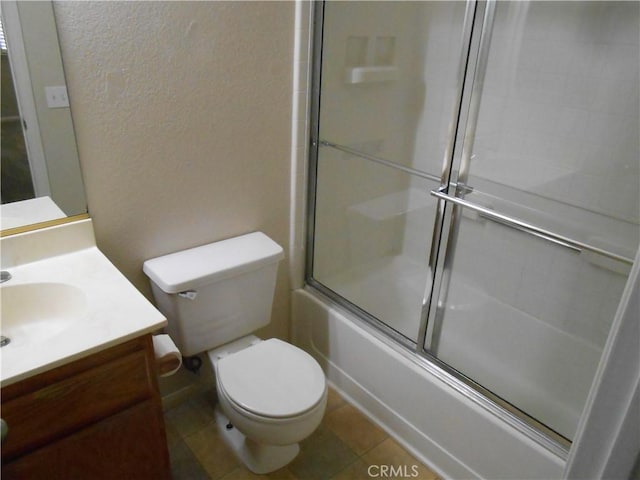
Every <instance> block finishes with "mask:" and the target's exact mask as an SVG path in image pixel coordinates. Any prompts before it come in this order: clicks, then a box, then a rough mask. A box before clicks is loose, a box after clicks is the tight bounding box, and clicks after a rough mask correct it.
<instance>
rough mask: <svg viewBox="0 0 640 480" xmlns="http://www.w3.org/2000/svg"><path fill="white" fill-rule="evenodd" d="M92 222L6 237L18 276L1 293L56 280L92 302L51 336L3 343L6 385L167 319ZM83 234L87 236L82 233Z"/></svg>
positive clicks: (1, 378) (9, 266) (8, 264)
mask: <svg viewBox="0 0 640 480" xmlns="http://www.w3.org/2000/svg"><path fill="white" fill-rule="evenodd" d="M87 222H88V223H87ZM90 222H91V220H84V221H80V222H75V223H74V224H68V225H61V226H57V227H51V229H43V230H41V231H36V232H29V233H26V234H20V235H14V236H10V237H5V238H3V239H2V244H1V247H2V269H3V270H8V271H9V272H10V273H11V275H12V279H11V280H9V281H8V282H5V283H4V284H2V286H1V287H0V298H1V296H2V290H1V289H2V288H5V287H11V286H16V285H23V284H33V283H51V282H55V283H61V284H66V285H71V286H73V287H77V288H78V289H80V290H81V291H82V292H83V294H84V295H85V298H86V303H87V307H86V309H85V310H84V311H83V313H82V315H81V317H80V318H79V320H78V321H76V322H74V323H73V324H72V325H71V326H69V327H68V328H66V329H65V330H63V331H61V332H58V333H55V334H54V335H53V336H50V337H47V339H46V340H45V341H38V342H30V341H26V342H25V341H22V342H21V341H18V340H19V339H16V341H15V342H12V343H9V344H8V345H6V346H5V347H2V348H1V349H0V385H2V386H6V385H9V384H11V383H14V382H17V381H19V380H22V379H25V378H28V377H30V376H32V375H35V374H38V373H41V372H44V371H47V370H50V369H53V368H55V367H58V366H60V365H64V364H66V363H69V362H71V361H74V360H77V359H80V358H83V357H86V356H88V355H90V354H92V353H96V352H99V351H101V350H104V349H106V348H109V347H112V346H114V345H117V344H120V343H123V342H125V341H127V340H130V339H132V338H135V337H138V336H140V335H143V334H146V333H151V332H154V331H156V330H158V329H159V328H162V327H163V326H164V325H165V324H166V319H165V317H164V316H163V315H162V314H161V313H160V312H159V311H158V310H156V309H155V307H154V306H153V305H152V304H151V303H150V302H149V301H148V300H147V299H146V298H145V297H144V296H143V295H142V294H141V293H140V292H139V291H138V290H137V289H136V288H135V287H134V286H133V285H132V284H131V283H130V282H129V281H128V280H127V279H126V278H125V277H124V276H123V275H122V274H121V273H120V272H119V271H118V270H117V269H116V268H115V267H114V266H113V264H112V263H111V262H110V261H109V260H108V259H107V258H106V257H105V256H104V254H102V252H100V250H98V248H97V247H96V246H95V241H94V240H93V228H92V226H91V223H90ZM65 228H66V230H65ZM47 231H48V232H47ZM38 232H40V233H38ZM78 234H79V235H81V236H84V237H83V238H78ZM29 235H31V237H29ZM20 237H22V238H20ZM0 330H1V324H0Z"/></svg>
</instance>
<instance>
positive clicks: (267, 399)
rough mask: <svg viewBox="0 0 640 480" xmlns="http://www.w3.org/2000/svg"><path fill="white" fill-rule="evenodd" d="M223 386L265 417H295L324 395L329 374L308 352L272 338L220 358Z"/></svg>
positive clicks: (234, 398)
mask: <svg viewBox="0 0 640 480" xmlns="http://www.w3.org/2000/svg"><path fill="white" fill-rule="evenodd" d="M217 374H218V382H219V385H220V386H221V387H222V388H223V389H224V392H225V393H226V395H227V397H228V398H229V400H231V401H233V402H234V403H235V404H236V405H238V406H240V407H241V408H243V409H245V410H248V411H249V412H251V413H254V414H256V415H260V416H264V417H275V418H283V417H292V416H296V415H300V414H302V413H304V412H305V411H307V410H310V409H311V408H313V407H314V406H315V405H316V404H317V403H318V402H319V401H320V400H321V399H322V396H323V395H324V392H325V388H326V387H325V377H324V373H323V371H322V369H321V368H320V365H318V362H316V361H315V360H314V359H313V357H312V356H311V355H309V354H308V353H307V352H305V351H303V350H301V349H299V348H297V347H294V346H293V345H290V344H288V343H286V342H283V341H281V340H278V339H277V338H271V339H269V340H265V341H263V342H260V343H258V344H256V345H254V346H252V347H249V348H245V349H244V350H241V351H239V352H237V353H234V354H232V355H229V356H228V357H224V358H222V359H220V360H219V362H218V365H217Z"/></svg>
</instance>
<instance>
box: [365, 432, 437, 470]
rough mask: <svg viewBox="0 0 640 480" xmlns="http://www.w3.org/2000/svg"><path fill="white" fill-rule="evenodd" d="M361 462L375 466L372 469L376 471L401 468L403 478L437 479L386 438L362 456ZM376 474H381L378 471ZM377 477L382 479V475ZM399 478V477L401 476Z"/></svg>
mask: <svg viewBox="0 0 640 480" xmlns="http://www.w3.org/2000/svg"><path fill="white" fill-rule="evenodd" d="M362 461H363V462H365V463H366V464H368V465H373V466H377V467H374V468H378V469H380V468H383V466H387V467H389V468H391V467H394V468H395V469H398V468H401V469H403V470H402V471H403V473H405V475H404V477H407V476H410V477H411V478H416V479H420V480H436V479H437V478H438V476H437V475H436V474H435V473H434V472H433V471H431V470H430V469H429V468H427V467H426V466H425V465H423V464H422V463H420V462H419V461H418V460H417V459H415V458H414V457H413V456H412V455H411V454H410V453H409V452H407V451H406V450H405V449H404V448H402V446H401V445H400V444H399V443H398V442H396V441H395V440H394V439H393V438H387V439H386V440H385V441H384V442H382V443H381V444H380V445H378V446H377V447H375V448H373V449H371V450H370V451H369V452H367V453H366V454H364V455H363V456H362ZM405 470H406V472H405ZM377 473H382V472H381V471H379V472H377ZM379 476H381V477H383V476H384V475H379ZM399 476H400V477H401V476H402V475H399ZM391 478H394V477H391Z"/></svg>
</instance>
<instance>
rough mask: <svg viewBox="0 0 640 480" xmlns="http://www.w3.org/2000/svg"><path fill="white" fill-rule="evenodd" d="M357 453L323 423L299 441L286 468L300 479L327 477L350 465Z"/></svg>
mask: <svg viewBox="0 0 640 480" xmlns="http://www.w3.org/2000/svg"><path fill="white" fill-rule="evenodd" d="M357 459H358V457H357V455H356V454H355V453H353V451H352V450H351V449H350V448H349V447H348V446H347V445H346V444H345V443H344V442H343V441H342V440H340V438H338V436H337V435H336V434H335V433H333V432H332V431H331V430H329V429H328V428H327V427H325V426H324V425H320V427H319V428H318V429H317V430H316V431H315V432H314V433H313V434H312V435H311V436H310V437H309V438H307V439H306V440H303V441H302V442H301V443H300V453H299V454H298V456H297V457H296V458H295V459H294V460H293V462H291V463H290V464H289V465H288V467H287V468H288V470H289V471H290V472H291V473H293V474H294V475H295V476H296V477H297V478H299V479H301V480H314V479H318V480H319V479H327V478H331V477H332V476H334V475H335V474H336V473H338V472H339V471H341V470H343V469H344V468H346V467H348V466H349V465H351V464H352V463H353V462H355V461H356V460H357Z"/></svg>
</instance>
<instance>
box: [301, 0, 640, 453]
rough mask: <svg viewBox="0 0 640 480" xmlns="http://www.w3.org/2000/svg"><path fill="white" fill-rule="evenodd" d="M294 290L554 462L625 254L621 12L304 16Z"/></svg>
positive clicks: (335, 8)
mask: <svg viewBox="0 0 640 480" xmlns="http://www.w3.org/2000/svg"><path fill="white" fill-rule="evenodd" d="M314 35H315V46H314V76H313V85H314V88H313V98H312V101H313V106H312V117H313V118H312V132H311V137H312V149H311V150H312V152H311V159H310V185H309V222H308V225H309V230H308V256H307V283H308V284H309V285H311V286H313V287H314V288H316V289H318V290H320V291H321V292H322V293H324V294H326V295H328V296H329V297H331V298H332V300H333V301H335V302H337V303H339V304H340V305H342V306H344V307H346V308H348V309H349V310H351V311H352V312H354V313H356V314H357V315H358V316H360V317H362V318H364V319H366V320H367V321H368V322H370V323H371V324H373V325H375V326H376V327H378V328H379V329H380V330H382V331H383V332H385V333H386V334H388V335H389V336H391V337H392V338H393V339H395V340H396V341H397V342H399V343H400V344H402V345H404V346H405V347H406V348H408V349H411V350H412V351H414V352H415V354H416V355H419V356H421V357H423V358H425V359H427V360H428V361H429V362H432V363H433V364H436V365H437V366H438V367H440V368H441V369H442V370H443V371H444V372H446V374H447V375H448V376H449V378H450V379H451V381H452V382H461V383H463V384H464V385H466V386H468V387H471V388H472V389H473V391H474V392H477V398H478V401H479V402H488V403H490V404H492V405H494V406H495V405H497V406H499V407H498V408H499V410H500V411H502V412H503V415H504V418H505V419H506V420H507V421H509V422H511V423H512V424H514V425H516V426H517V428H520V429H522V430H523V431H525V430H526V431H528V432H530V435H531V436H532V437H535V438H536V439H538V440H539V441H541V442H545V443H546V444H547V446H548V447H549V448H553V449H556V450H558V451H563V450H564V451H566V449H567V448H568V445H569V444H570V442H571V440H572V438H573V436H574V434H575V431H576V427H577V422H578V419H579V417H580V414H581V412H582V410H583V407H584V404H585V400H586V397H587V393H588V391H589V388H590V386H591V382H592V380H593V376H594V373H595V371H596V367H597V365H598V361H599V359H600V356H601V353H602V348H603V345H604V343H605V340H606V338H607V335H608V332H609V329H610V326H611V322H612V319H613V317H614V314H615V311H616V308H617V305H618V303H619V300H620V296H621V293H622V290H623V288H624V285H625V282H626V279H627V275H628V273H629V270H630V267H631V264H632V258H633V256H634V255H635V251H636V250H637V248H638V241H639V232H640V228H639V225H640V145H639V135H638V131H639V128H640V127H639V112H640V101H639V90H640V88H639V85H640V78H639V72H640V45H639V42H638V38H640V4H638V3H637V2H608V1H607V2H593V1H585V2H574V1H571V2H558V1H554V2H540V1H536V2H524V1H522V2H521V1H518V2H515V1H514V2H506V1H505V2H492V1H490V2H473V1H469V2H466V3H465V2H326V3H325V4H322V3H318V4H317V5H316V11H315V32H314Z"/></svg>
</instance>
